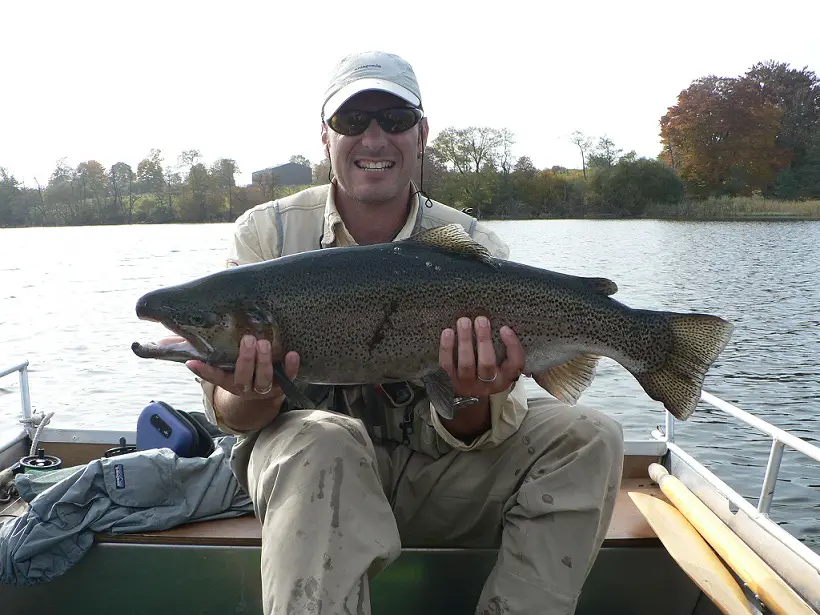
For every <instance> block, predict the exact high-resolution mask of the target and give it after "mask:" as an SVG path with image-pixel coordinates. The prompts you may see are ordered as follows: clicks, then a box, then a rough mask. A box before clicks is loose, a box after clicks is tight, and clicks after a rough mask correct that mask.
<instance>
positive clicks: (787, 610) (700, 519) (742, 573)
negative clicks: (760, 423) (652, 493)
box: [649, 463, 817, 615]
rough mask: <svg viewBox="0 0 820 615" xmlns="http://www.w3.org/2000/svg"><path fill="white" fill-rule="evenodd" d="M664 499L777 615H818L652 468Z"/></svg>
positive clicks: (715, 518) (679, 484)
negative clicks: (665, 498)
mask: <svg viewBox="0 0 820 615" xmlns="http://www.w3.org/2000/svg"><path fill="white" fill-rule="evenodd" d="M649 476H650V477H652V480H654V481H655V482H656V483H658V485H660V487H661V490H662V491H663V493H664V495H665V496H666V497H667V498H668V499H669V501H670V502H672V504H674V505H675V507H676V508H677V509H678V510H679V511H680V512H681V514H683V516H684V517H686V519H687V520H688V521H689V522H690V523H691V524H692V525H693V526H694V528H695V529H696V530H697V531H698V532H699V533H700V535H701V536H703V538H704V539H706V542H708V543H709V544H710V545H711V546H712V548H713V549H714V550H715V551H716V552H717V554H718V555H720V557H721V558H723V561H724V562H726V563H727V564H728V565H729V566H730V567H731V568H732V570H734V571H735V573H737V576H739V577H740V578H741V579H742V580H743V582H744V583H746V585H748V586H749V588H750V589H751V590H752V591H753V592H754V593H755V595H756V596H758V598H759V599H760V600H761V601H762V602H763V604H765V605H766V606H767V607H768V608H769V609H770V610H771V611H772V612H773V613H775V614H776V615H817V614H816V613H815V611H814V610H813V609H812V608H811V607H810V606H809V605H808V604H806V603H805V602H804V601H803V599H802V598H800V596H799V595H798V594H797V592H795V591H794V590H793V589H792V588H791V587H790V586H789V585H788V584H787V583H786V582H785V581H784V580H783V579H781V578H780V577H779V576H778V575H777V573H776V572H775V571H774V570H772V569H771V568H770V567H769V565H768V564H767V563H766V562H764V561H763V560H762V559H761V558H760V557H759V556H758V555H757V553H755V552H754V551H752V549H751V548H749V546H748V545H747V544H746V543H745V542H743V541H742V540H741V539H740V538H739V537H738V536H737V535H736V534H735V533H734V532H732V531H731V530H730V529H729V528H728V527H726V524H724V523H723V521H721V520H720V518H719V517H718V516H717V515H716V514H715V513H713V512H712V511H711V510H709V508H708V507H707V506H706V505H705V504H704V503H703V502H701V501H700V500H699V499H698V498H697V496H695V495H694V494H693V493H692V492H691V491H689V489H688V488H687V487H686V485H684V484H683V483H682V482H681V481H680V480H679V479H678V478H677V477H675V476H672V475H671V474H669V472H667V471H666V468H664V467H663V466H662V465H660V464H657V463H653V464H652V465H650V466H649Z"/></svg>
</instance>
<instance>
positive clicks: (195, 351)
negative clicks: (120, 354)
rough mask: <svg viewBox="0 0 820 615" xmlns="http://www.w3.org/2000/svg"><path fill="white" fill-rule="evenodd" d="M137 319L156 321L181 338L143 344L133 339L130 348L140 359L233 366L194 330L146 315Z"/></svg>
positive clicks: (223, 366) (229, 367)
mask: <svg viewBox="0 0 820 615" xmlns="http://www.w3.org/2000/svg"><path fill="white" fill-rule="evenodd" d="M139 319H140V320H147V321H150V322H157V323H159V324H161V325H163V326H164V327H165V328H166V329H168V330H169V331H172V332H173V333H176V334H177V335H179V336H180V337H182V338H183V339H182V341H179V340H173V339H172V340H165V339H163V340H160V341H158V342H147V343H144V344H143V343H141V342H136V341H135V342H133V343H132V344H131V350H132V351H133V352H134V354H135V355H137V356H138V357H140V358H142V359H162V360H165V361H177V362H180V363H184V362H186V361H202V362H203V363H208V364H209V365H214V366H216V367H220V368H222V369H233V368H234V366H235V363H234V362H232V361H229V360H227V358H226V357H225V356H224V354H223V353H222V352H220V351H218V350H216V349H215V348H214V347H213V345H212V344H211V343H210V342H208V340H206V339H205V338H204V337H202V336H201V335H200V334H199V333H197V332H196V331H190V330H186V329H184V328H182V327H180V326H178V325H176V324H175V323H172V322H167V321H163V320H160V319H158V318H154V317H151V316H148V315H140V316H139Z"/></svg>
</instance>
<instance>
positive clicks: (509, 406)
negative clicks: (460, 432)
mask: <svg viewBox="0 0 820 615" xmlns="http://www.w3.org/2000/svg"><path fill="white" fill-rule="evenodd" d="M467 411H469V410H467ZM526 414H527V392H526V389H525V387H524V383H523V382H522V381H521V380H520V379H519V380H518V382H516V383H515V386H514V387H513V388H512V389H509V390H507V391H502V392H501V393H496V394H495V395H490V429H488V430H487V431H485V432H484V433H483V434H481V435H480V436H479V437H478V438H476V439H475V440H473V441H472V442H470V443H469V444H468V443H466V442H463V441H462V440H459V439H458V438H456V437H455V436H454V435H453V434H451V433H450V432H449V431H447V428H446V427H444V425H442V423H441V419H440V418H439V415H438V412H436V411H435V409H434V408H432V407H431V408H430V422H431V423H432V424H433V428H434V429H435V430H436V433H438V435H439V436H441V439H442V440H444V441H445V442H446V443H447V444H449V445H450V446H451V447H453V448H454V449H457V450H460V451H471V450H476V449H483V448H492V447H494V446H497V445H498V444H500V443H501V442H503V441H504V440H506V439H507V438H509V437H510V436H511V435H512V434H514V433H515V432H516V431H518V428H519V427H520V426H521V421H523V420H524V416H526Z"/></svg>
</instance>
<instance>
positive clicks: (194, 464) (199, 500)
mask: <svg viewBox="0 0 820 615" xmlns="http://www.w3.org/2000/svg"><path fill="white" fill-rule="evenodd" d="M235 440H236V437H235V436H225V437H221V438H216V439H215V443H216V448H215V450H214V452H213V453H211V455H210V456H208V457H191V458H187V457H178V456H177V455H176V454H175V453H174V452H173V451H172V450H170V449H168V448H162V449H152V450H146V451H137V452H133V453H128V454H126V455H121V456H118V457H110V458H101V459H96V460H94V461H92V462H90V463H88V464H86V465H80V466H75V467H69V468H64V469H61V470H54V471H51V472H42V473H40V474H18V475H17V477H16V479H15V485H16V487H17V491H18V492H19V493H20V496H21V497H22V498H23V499H24V500H25V501H26V502H28V504H29V507H28V509H27V510H26V511H25V513H23V514H22V515H21V516H19V517H16V518H13V519H9V520H8V521H6V522H5V523H4V524H3V525H1V526H0V583H8V584H14V585H32V584H35V583H42V582H46V581H50V580H52V579H54V578H55V577H58V576H60V575H61V574H63V573H64V572H66V570H68V569H69V568H70V567H71V566H72V565H74V564H76V563H77V562H78V561H79V560H80V559H81V558H82V557H83V556H84V555H85V553H86V552H87V551H88V550H89V549H90V548H91V546H92V545H93V544H94V534H95V533H99V532H107V533H110V534H133V533H138V532H149V531H161V530H167V529H169V528H172V527H175V526H177V525H179V524H181V523H188V522H191V521H205V520H209V519H221V518H227V517H237V516H240V515H244V514H251V513H253V505H252V504H251V500H250V498H249V497H248V494H247V493H246V492H245V491H244V490H243V489H242V488H241V487H240V485H239V483H238V482H237V480H236V477H235V476H234V473H233V472H232V471H231V468H230V466H229V463H228V461H229V456H230V452H231V449H232V447H233V445H234V442H235ZM0 610H2V609H0Z"/></svg>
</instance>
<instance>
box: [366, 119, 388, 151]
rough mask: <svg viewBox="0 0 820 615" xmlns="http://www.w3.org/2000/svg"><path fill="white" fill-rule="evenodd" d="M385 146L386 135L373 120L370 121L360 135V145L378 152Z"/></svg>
mask: <svg viewBox="0 0 820 615" xmlns="http://www.w3.org/2000/svg"><path fill="white" fill-rule="evenodd" d="M386 144H387V133H386V132H385V131H384V129H383V128H382V127H381V126H379V123H378V122H377V121H376V120H375V119H372V120H370V124H368V125H367V128H366V129H365V131H364V132H363V133H362V145H364V146H366V147H369V148H372V149H376V150H378V149H381V148H382V147H383V146H385V145H386Z"/></svg>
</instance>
